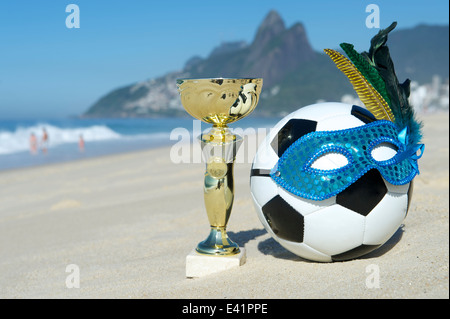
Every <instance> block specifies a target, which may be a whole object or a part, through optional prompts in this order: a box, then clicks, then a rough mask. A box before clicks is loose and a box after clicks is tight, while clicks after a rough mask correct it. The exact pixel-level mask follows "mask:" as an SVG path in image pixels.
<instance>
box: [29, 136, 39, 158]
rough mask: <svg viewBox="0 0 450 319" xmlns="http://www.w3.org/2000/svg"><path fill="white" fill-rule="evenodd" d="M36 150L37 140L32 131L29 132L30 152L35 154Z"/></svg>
mask: <svg viewBox="0 0 450 319" xmlns="http://www.w3.org/2000/svg"><path fill="white" fill-rule="evenodd" d="M37 150H38V142H37V138H36V135H34V133H31V135H30V153H31V154H33V155H35V154H37Z"/></svg>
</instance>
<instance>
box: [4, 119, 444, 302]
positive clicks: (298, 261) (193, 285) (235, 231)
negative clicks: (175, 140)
mask: <svg viewBox="0 0 450 319" xmlns="http://www.w3.org/2000/svg"><path fill="white" fill-rule="evenodd" d="M421 118H422V119H423V120H424V123H425V128H424V143H425V144H426V150H425V154H424V156H423V157H422V159H421V160H420V162H419V165H420V171H421V174H420V175H419V176H417V177H416V179H415V188H414V196H413V200H412V204H411V205H412V206H411V209H410V211H409V213H408V216H407V218H406V219H405V221H404V225H403V226H402V227H401V228H400V229H399V230H398V231H397V232H396V233H395V235H394V236H393V237H392V238H391V239H390V240H389V241H388V242H387V243H386V244H385V245H384V246H382V247H381V248H380V249H378V250H376V251H374V252H372V253H370V254H368V255H366V256H364V257H361V258H359V259H356V260H352V261H346V262H336V263H315V262H308V261H306V260H304V259H302V258H300V257H297V256H296V255H294V254H292V253H290V252H289V251H287V250H285V249H284V248H283V247H281V246H280V245H279V244H278V243H277V242H276V241H275V240H273V239H272V238H271V237H270V235H269V234H268V233H267V232H266V231H265V229H264V228H263V226H262V224H261V223H260V221H259V219H258V217H257V215H256V213H255V209H254V207H253V203H252V199H251V195H250V188H249V169H250V165H251V164H250V163H248V162H247V163H238V164H236V166H235V183H236V185H235V189H236V197H235V204H234V207H233V211H232V214H231V218H230V221H229V224H228V231H229V235H230V237H231V238H233V239H234V240H235V241H236V242H238V243H239V244H240V245H241V246H245V248H246V251H247V262H246V263H245V264H244V265H243V266H241V267H238V268H234V269H231V270H227V271H224V272H221V273H218V274H213V275H209V276H206V277H202V278H195V279H187V278H186V277H185V258H186V256H187V255H188V254H189V253H190V251H191V250H192V249H193V248H194V247H195V246H196V245H197V243H198V242H199V241H201V240H203V239H204V238H205V237H206V235H207V233H208V229H209V225H208V220H207V217H206V212H205V209H204V206H203V192H202V185H203V172H204V164H201V163H196V164H193V163H190V164H189V163H181V164H175V163H173V162H172V161H171V160H170V155H169V154H170V147H166V148H159V149H154V150H148V151H141V152H134V153H127V154H119V155H114V156H106V157H99V158H93V159H86V160H79V161H73V162H68V163H61V164H53V165H49V166H41V167H34V168H27V169H20V170H11V171H4V172H0V274H1V275H0V298H218V299H224V298H227V299H233V298H252V299H253V298H264V299H266V298H267V299H270V298H286V299H289V298H449V289H448V288H449V281H448V274H449V269H448V265H449V255H448V252H449V216H448V211H449V123H448V121H449V117H448V113H436V114H428V115H422V116H421ZM73 265H75V266H73ZM73 267H75V268H73ZM77 271H79V279H80V280H79V288H77V286H76V284H77V281H74V280H72V279H73V278H74V276H76V275H77ZM376 274H377V275H378V279H379V280H378V281H377V283H379V285H376V284H374V283H375V281H373V279H374V275H376Z"/></svg>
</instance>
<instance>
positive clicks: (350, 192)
mask: <svg viewBox="0 0 450 319" xmlns="http://www.w3.org/2000/svg"><path fill="white" fill-rule="evenodd" d="M387 191H388V189H387V187H386V184H385V183H384V180H383V178H382V177H381V174H380V172H378V170H376V169H371V170H370V171H368V172H367V173H366V174H364V175H363V176H362V177H361V178H360V179H358V180H357V181H356V182H354V183H353V184H351V185H350V186H349V187H348V188H346V189H345V190H344V191H342V192H341V193H339V194H338V195H337V196H336V203H337V204H339V205H341V206H344V207H346V208H348V209H350V210H352V211H354V212H355V213H358V214H361V215H363V216H367V215H368V214H369V213H370V212H371V211H372V209H373V208H374V207H375V206H377V205H378V203H379V202H380V201H381V200H382V199H383V197H384V195H386V193H387Z"/></svg>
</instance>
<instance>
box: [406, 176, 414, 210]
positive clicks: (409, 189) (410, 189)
mask: <svg viewBox="0 0 450 319" xmlns="http://www.w3.org/2000/svg"><path fill="white" fill-rule="evenodd" d="M413 190H414V180H412V181H411V182H409V188H408V193H407V196H408V206H406V214H405V217H406V215H408V212H409V207H410V205H411V199H412V194H413Z"/></svg>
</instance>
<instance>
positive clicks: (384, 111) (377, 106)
mask: <svg viewBox="0 0 450 319" xmlns="http://www.w3.org/2000/svg"><path fill="white" fill-rule="evenodd" d="M324 51H325V53H326V54H328V56H329V57H330V58H331V59H332V60H333V62H334V63H335V64H336V66H337V68H338V69H339V70H341V71H342V72H343V73H344V74H345V75H346V76H347V78H348V79H349V80H350V83H351V84H352V85H353V88H354V90H355V91H356V93H357V94H358V96H359V98H360V99H361V101H362V102H363V103H364V105H365V106H366V108H367V109H368V110H369V111H370V112H371V113H372V114H373V115H374V116H375V118H376V119H378V120H388V121H392V122H394V121H395V117H394V115H393V114H392V111H391V109H390V107H389V104H388V103H387V102H386V101H385V100H384V98H383V97H382V96H381V95H380V93H379V92H378V91H377V90H376V89H375V88H374V87H373V86H372V84H370V82H369V81H368V80H367V79H366V78H365V77H364V76H363V75H362V74H361V72H360V71H359V70H358V69H357V68H356V67H355V66H354V65H353V63H352V62H351V61H350V60H348V59H347V58H346V57H345V56H343V55H342V54H340V53H339V52H337V51H335V50H331V49H325V50H324Z"/></svg>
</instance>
